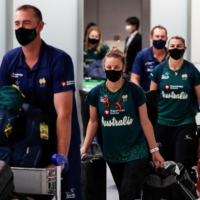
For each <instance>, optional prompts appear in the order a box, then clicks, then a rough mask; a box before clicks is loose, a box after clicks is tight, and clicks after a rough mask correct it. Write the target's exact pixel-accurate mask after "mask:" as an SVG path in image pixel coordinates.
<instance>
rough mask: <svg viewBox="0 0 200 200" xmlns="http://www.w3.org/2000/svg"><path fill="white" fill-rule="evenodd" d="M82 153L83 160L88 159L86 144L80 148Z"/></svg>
mask: <svg viewBox="0 0 200 200" xmlns="http://www.w3.org/2000/svg"><path fill="white" fill-rule="evenodd" d="M80 153H81V160H86V159H87V154H86V153H87V150H86V148H85V147H84V146H82V147H81V149H80Z"/></svg>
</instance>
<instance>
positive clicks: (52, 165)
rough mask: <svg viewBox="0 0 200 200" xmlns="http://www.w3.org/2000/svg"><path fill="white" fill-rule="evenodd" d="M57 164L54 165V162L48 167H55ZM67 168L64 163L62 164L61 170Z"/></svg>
mask: <svg viewBox="0 0 200 200" xmlns="http://www.w3.org/2000/svg"><path fill="white" fill-rule="evenodd" d="M55 167H56V166H55V165H54V164H50V165H48V167H47V168H55ZM64 168H65V164H63V165H61V172H62V170H63V169H64Z"/></svg>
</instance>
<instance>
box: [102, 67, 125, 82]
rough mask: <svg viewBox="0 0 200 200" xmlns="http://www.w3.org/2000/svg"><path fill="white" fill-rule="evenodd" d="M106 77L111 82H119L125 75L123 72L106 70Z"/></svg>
mask: <svg viewBox="0 0 200 200" xmlns="http://www.w3.org/2000/svg"><path fill="white" fill-rule="evenodd" d="M105 73H106V77H107V79H108V80H109V81H111V82H117V81H118V80H119V79H120V78H121V77H122V74H123V71H122V70H120V71H115V70H105Z"/></svg>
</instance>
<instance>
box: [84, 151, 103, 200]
mask: <svg viewBox="0 0 200 200" xmlns="http://www.w3.org/2000/svg"><path fill="white" fill-rule="evenodd" d="M81 185H82V191H83V199H84V200H106V162H105V161H104V159H103V157H102V156H101V155H87V160H85V161H82V162H81Z"/></svg>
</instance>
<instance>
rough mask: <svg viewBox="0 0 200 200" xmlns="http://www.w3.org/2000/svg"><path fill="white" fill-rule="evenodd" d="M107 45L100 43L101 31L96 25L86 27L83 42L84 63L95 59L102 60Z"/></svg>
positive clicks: (106, 50) (107, 48)
mask: <svg viewBox="0 0 200 200" xmlns="http://www.w3.org/2000/svg"><path fill="white" fill-rule="evenodd" d="M108 50H109V47H108V46H107V45H106V44H102V39H101V32H100V30H99V28H98V27H97V26H92V27H91V28H89V29H88V31H87V35H86V38H85V44H84V63H85V65H89V64H90V63H92V62H93V61H95V60H102V59H103V57H104V56H105V55H106V53H107V52H108Z"/></svg>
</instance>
